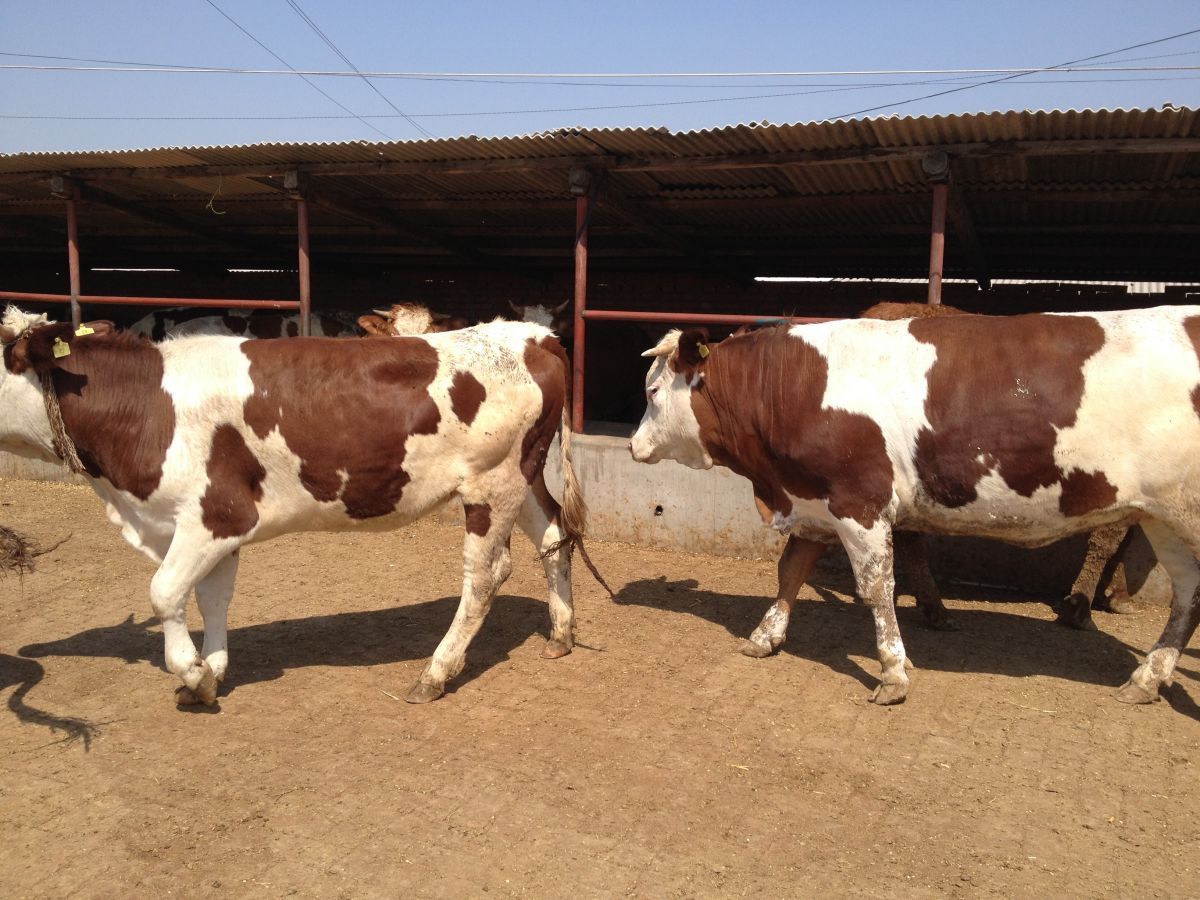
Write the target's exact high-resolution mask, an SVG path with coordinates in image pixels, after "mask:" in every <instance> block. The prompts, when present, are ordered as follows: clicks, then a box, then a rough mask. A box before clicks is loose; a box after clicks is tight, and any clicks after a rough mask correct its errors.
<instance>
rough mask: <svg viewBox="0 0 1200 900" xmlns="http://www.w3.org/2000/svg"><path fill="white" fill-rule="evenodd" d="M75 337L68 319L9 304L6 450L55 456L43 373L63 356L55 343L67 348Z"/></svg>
mask: <svg viewBox="0 0 1200 900" xmlns="http://www.w3.org/2000/svg"><path fill="white" fill-rule="evenodd" d="M88 324H89V326H90V325H91V324H92V323H88ZM106 324H107V323H106ZM74 339H75V329H73V328H72V327H71V326H70V324H66V323H58V322H52V321H50V319H49V318H48V317H47V316H46V315H45V313H28V312H25V310H23V309H18V308H17V307H15V306H9V307H8V308H7V309H5V310H4V315H3V316H0V350H2V351H3V356H4V365H3V368H0V410H2V412H0V447H2V448H3V449H5V450H9V451H12V452H15V453H18V454H20V455H22V456H34V457H38V458H41V459H56V458H57V457H55V456H54V451H53V447H54V444H53V437H52V435H51V431H50V422H49V419H48V418H47V416H46V406H45V401H44V400H43V399H42V385H41V375H42V374H43V373H45V372H49V371H51V370H52V369H54V368H55V367H56V366H57V361H58V359H59V358H60V357H59V356H57V355H56V347H58V348H62V347H66V348H69V347H70V345H71V342H72V341H73V340H74ZM58 352H59V353H61V349H59V350H58ZM63 358H65V355H64V357H63Z"/></svg>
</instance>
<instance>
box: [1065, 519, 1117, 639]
mask: <svg viewBox="0 0 1200 900" xmlns="http://www.w3.org/2000/svg"><path fill="white" fill-rule="evenodd" d="M1128 531H1129V529H1128V527H1127V526H1125V525H1122V524H1116V525H1105V526H1102V527H1100V528H1097V529H1095V530H1094V531H1092V533H1091V534H1089V535H1088V543H1087V552H1086V553H1085V554H1084V556H1083V565H1082V566H1081V567H1080V569H1079V574H1078V575H1077V576H1075V583H1074V584H1073V585H1071V591H1070V593H1068V594H1067V596H1066V597H1064V598H1063V599H1062V600H1060V601H1059V602H1058V604H1056V607H1055V612H1057V613H1058V623H1059V624H1060V625H1067V626H1069V627H1071V628H1078V629H1079V630H1081V631H1095V630H1096V623H1095V622H1093V621H1092V599H1093V598H1094V597H1095V596H1096V591H1097V588H1098V587H1099V586H1100V581H1101V579H1102V578H1103V576H1104V572H1105V570H1106V569H1107V568H1108V565H1109V561H1110V560H1112V558H1113V557H1114V556H1115V555H1116V553H1117V551H1118V549H1119V548H1120V547H1121V542H1122V540H1123V539H1124V538H1125V536H1126V534H1127V533H1128ZM1097 608H1099V607H1097Z"/></svg>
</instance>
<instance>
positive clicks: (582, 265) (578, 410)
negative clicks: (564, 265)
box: [571, 190, 592, 433]
mask: <svg viewBox="0 0 1200 900" xmlns="http://www.w3.org/2000/svg"><path fill="white" fill-rule="evenodd" d="M591 206H592V192H591V190H588V191H587V192H586V193H584V194H582V195H581V196H578V197H576V198H575V345H574V347H573V348H572V356H573V359H572V373H571V374H572V378H573V382H572V390H571V403H572V410H571V429H572V430H573V431H575V432H577V433H578V432H581V431H583V383H584V382H583V352H584V343H585V342H586V340H587V325H586V323H585V322H584V313H585V312H586V311H587V263H588V220H589V218H590V214H591Z"/></svg>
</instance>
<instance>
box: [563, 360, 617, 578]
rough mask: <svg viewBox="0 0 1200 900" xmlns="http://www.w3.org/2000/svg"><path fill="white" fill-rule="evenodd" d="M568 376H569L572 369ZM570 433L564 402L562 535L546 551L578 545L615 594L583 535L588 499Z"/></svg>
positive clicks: (595, 575) (591, 568)
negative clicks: (589, 550)
mask: <svg viewBox="0 0 1200 900" xmlns="http://www.w3.org/2000/svg"><path fill="white" fill-rule="evenodd" d="M567 377H568V378H569V377H570V371H569V370H568V372H567ZM571 434H572V432H571V405H570V403H565V404H563V412H562V432H561V438H560V441H559V443H560V447H561V450H562V479H563V502H562V530H563V539H562V540H561V541H560V542H559V543H557V544H555V545H554V547H552V548H551V549H550V550H549V551H547V552H554V551H555V550H557V549H558V548H559V547H561V546H562V545H564V544H567V545H569V546H570V548H571V549H572V550H574V549H575V548H578V549H579V555H580V556H581V557H582V558H583V563H584V565H586V566H587V567H588V571H589V572H591V573H592V577H593V578H595V579H596V581H598V582H599V583H600V586H601V587H602V588H604V590H606V591H608V595H609V596H610V597H612V596H615V595H614V594H613V590H612V588H610V587H609V586H608V582H606V581H605V580H604V577H603V576H602V575H601V574H600V572H599V571H598V570H597V569H596V566H595V564H594V563H593V562H592V559H591V557H590V556H588V552H587V549H586V548H585V547H584V546H583V536H584V534H585V533H586V532H587V503H586V502H585V501H584V499H583V490H582V489H581V488H580V487H579V478H578V477H577V476H576V475H575V466H574V465H573V464H572V462H571Z"/></svg>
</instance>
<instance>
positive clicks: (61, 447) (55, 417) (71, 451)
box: [42, 372, 84, 475]
mask: <svg viewBox="0 0 1200 900" xmlns="http://www.w3.org/2000/svg"><path fill="white" fill-rule="evenodd" d="M42 399H43V400H44V401H45V403H46V417H47V418H48V419H49V420H50V433H51V435H52V436H53V440H54V452H55V453H56V454H58V458H59V459H61V460H62V461H63V463H65V464H66V467H67V468H68V469H70V470H71V471H72V472H74V473H75V474H76V475H82V474H84V468H83V463H82V462H80V461H79V453H78V451H77V450H76V449H75V442H74V441H73V440H71V436H70V435H69V434H67V426H66V424H65V423H64V422H63V417H62V407H60V406H59V405H58V394H57V393H56V392H55V390H54V379H53V378H52V377H51V375H50V373H49V372H43V373H42Z"/></svg>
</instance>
